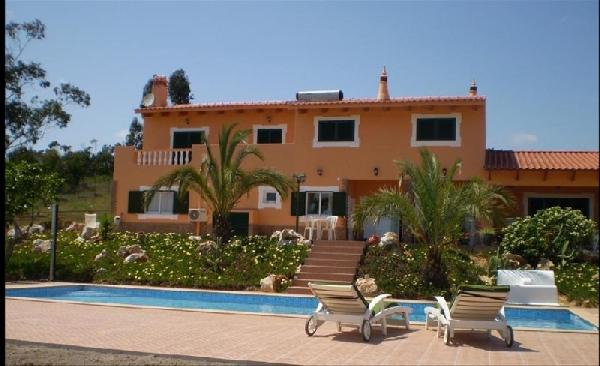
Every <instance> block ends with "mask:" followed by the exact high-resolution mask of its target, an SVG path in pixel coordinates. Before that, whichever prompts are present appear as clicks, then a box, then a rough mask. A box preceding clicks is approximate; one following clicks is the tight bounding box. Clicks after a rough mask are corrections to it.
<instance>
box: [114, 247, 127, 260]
mask: <svg viewBox="0 0 600 366" xmlns="http://www.w3.org/2000/svg"><path fill="white" fill-rule="evenodd" d="M117 255H118V256H119V257H122V258H125V257H127V256H128V255H129V253H127V247H126V246H124V245H121V246H120V247H119V249H117Z"/></svg>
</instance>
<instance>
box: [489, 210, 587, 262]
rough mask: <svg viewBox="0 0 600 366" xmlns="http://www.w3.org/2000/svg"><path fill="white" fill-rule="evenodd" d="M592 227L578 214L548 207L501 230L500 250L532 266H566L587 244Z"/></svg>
mask: <svg viewBox="0 0 600 366" xmlns="http://www.w3.org/2000/svg"><path fill="white" fill-rule="evenodd" d="M595 227H596V223H595V222H594V221H592V220H590V219H588V218H586V217H585V216H583V215H582V214H581V212H580V211H579V210H572V209H570V208H560V207H551V208H548V209H545V210H540V211H538V212H537V213H536V214H535V215H533V217H531V216H526V217H523V218H518V219H516V220H515V221H514V222H513V223H512V224H510V225H509V226H507V227H505V228H504V229H503V230H502V233H503V234H504V237H503V238H502V242H501V243H500V246H501V249H502V251H503V252H510V253H512V254H518V255H521V256H523V257H524V258H525V259H526V260H527V261H528V262H529V263H530V264H532V265H535V264H537V263H538V262H539V260H540V258H548V259H550V260H551V261H553V262H555V263H568V262H569V261H570V260H571V259H572V258H573V257H574V250H575V249H576V248H577V247H580V246H587V245H588V244H589V243H590V242H591V238H592V235H593V233H594V229H595Z"/></svg>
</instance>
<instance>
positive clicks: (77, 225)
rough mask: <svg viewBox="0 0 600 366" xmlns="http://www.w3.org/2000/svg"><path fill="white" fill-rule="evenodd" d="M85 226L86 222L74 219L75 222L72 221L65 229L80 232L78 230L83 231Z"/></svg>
mask: <svg viewBox="0 0 600 366" xmlns="http://www.w3.org/2000/svg"><path fill="white" fill-rule="evenodd" d="M84 227H85V225H84V224H82V223H78V222H75V221H73V223H71V225H69V226H68V227H67V228H66V229H65V231H71V232H75V233H78V232H81V231H82V230H83V228H84Z"/></svg>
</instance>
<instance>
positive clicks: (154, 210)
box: [146, 191, 175, 215]
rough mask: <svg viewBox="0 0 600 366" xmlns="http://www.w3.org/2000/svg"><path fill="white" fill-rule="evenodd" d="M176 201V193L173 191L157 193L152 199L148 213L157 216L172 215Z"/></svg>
mask: <svg viewBox="0 0 600 366" xmlns="http://www.w3.org/2000/svg"><path fill="white" fill-rule="evenodd" d="M174 200H175V192H173V191H159V192H156V194H155V195H154V197H152V201H150V205H149V206H148V209H147V210H146V213H148V214H155V215H164V214H172V213H173V204H174Z"/></svg>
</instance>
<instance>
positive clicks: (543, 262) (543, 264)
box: [537, 258, 554, 271]
mask: <svg viewBox="0 0 600 366" xmlns="http://www.w3.org/2000/svg"><path fill="white" fill-rule="evenodd" d="M537 269H539V270H546V271H549V270H553V269H554V263H552V261H551V260H549V259H546V258H542V259H540V262H539V263H538V265H537Z"/></svg>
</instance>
